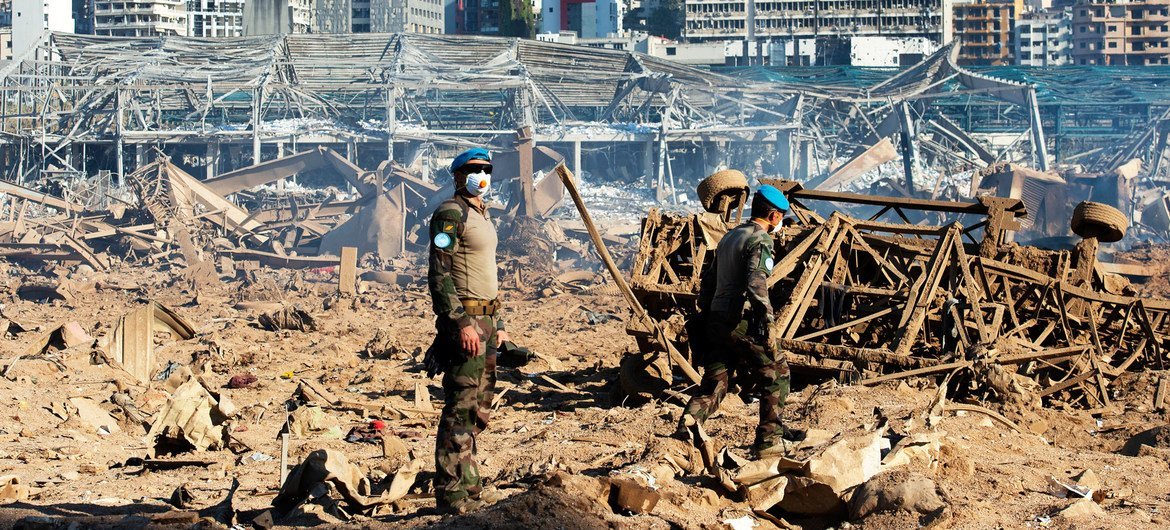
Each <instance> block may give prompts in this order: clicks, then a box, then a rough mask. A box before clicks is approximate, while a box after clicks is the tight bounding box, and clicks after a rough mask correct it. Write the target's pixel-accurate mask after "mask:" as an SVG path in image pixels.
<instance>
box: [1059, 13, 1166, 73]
mask: <svg viewBox="0 0 1170 530" xmlns="http://www.w3.org/2000/svg"><path fill="white" fill-rule="evenodd" d="M1072 41H1073V51H1072V57H1073V60H1074V61H1075V62H1076V64H1082V65H1155V64H1170V0H1136V1H1132V2H1105V1H1100V0H1091V1H1089V2H1083V3H1078V4H1077V5H1076V6H1074V7H1073V38H1072Z"/></svg>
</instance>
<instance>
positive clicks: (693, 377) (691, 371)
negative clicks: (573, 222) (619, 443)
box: [556, 164, 703, 384]
mask: <svg viewBox="0 0 1170 530" xmlns="http://www.w3.org/2000/svg"><path fill="white" fill-rule="evenodd" d="M556 172H557V176H559V177H560V179H561V181H562V182H563V183H564V184H565V189H566V190H568V192H569V197H570V198H572V199H573V205H574V206H576V207H577V213H579V214H580V215H581V222H583V223H584V224H585V229H586V230H588V231H589V239H590V240H592V241H593V247H594V249H595V250H597V254H598V255H599V256H601V261H602V262H603V263H604V264H605V268H606V270H608V271H609V274H610V276H612V277H613V280H614V283H615V284H617V286H618V289H619V290H621V292H622V296H624V297H625V299H626V303H627V304H629V305H630V310H631V311H633V313H634V318H635V320H637V321H644V322H646V323H647V324H648V327H649V328H650V329H652V330H653V331H654V336H655V338H656V339H657V341H658V343H659V344H660V345H661V346H662V347H663V348H664V349H665V350H666V353H667V355H669V356H670V360H671V361H672V362H674V364H675V365H676V366H678V367H679V369H681V370H682V371H683V373H684V374H685V375H686V376H687V379H688V380H690V381H691V382H692V383H694V384H699V383H700V382H701V381H702V380H703V378H702V377H700V376H699V372H697V371H695V368H694V367H693V366H691V363H690V361H688V360H687V359H686V357H683V355H682V353H679V351H678V350H677V349H676V348H675V347H674V344H672V343H671V342H670V337H668V336H667V335H666V331H665V330H663V329H662V326H661V325H659V323H658V322H656V321H654V319H652V318H650V315H649V314H647V313H646V308H644V307H642V304H641V303H639V302H638V299H637V298H636V297H635V296H634V291H632V290H631V289H630V285H629V284H628V283H626V277H625V276H623V275H622V272H621V270H620V269H618V266H617V264H616V263H614V261H613V257H612V256H610V254H609V249H608V248H606V246H605V242H604V241H603V240H602V239H601V233H600V232H598V231H597V226H596V225H594V224H593V217H592V216H591V215H589V210H588V209H587V208H585V200H584V199H582V198H581V192H580V191H578V190H577V183H576V182H575V181H574V180H573V173H572V172H570V171H569V169H568V168H566V167H565V165H564V164H560V165H558V166H557V168H556Z"/></svg>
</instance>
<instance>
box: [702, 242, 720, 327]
mask: <svg viewBox="0 0 1170 530" xmlns="http://www.w3.org/2000/svg"><path fill="white" fill-rule="evenodd" d="M718 263H719V260H718V259H715V255H714V254H712V255H711V263H710V264H709V265H707V268H706V269H704V270H703V272H702V273H701V274H700V276H699V311H702V312H704V313H706V312H707V311H710V310H711V300H713V299H714V298H715V287H716V281H717V279H718V278H719V273H718V271H716V270H715V266H716V265H717V264H718Z"/></svg>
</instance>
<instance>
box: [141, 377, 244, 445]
mask: <svg viewBox="0 0 1170 530" xmlns="http://www.w3.org/2000/svg"><path fill="white" fill-rule="evenodd" d="M228 417H229V415H228V414H226V413H225V412H224V410H223V406H222V404H221V402H220V401H219V400H217V399H216V398H215V397H214V396H212V395H211V393H210V392H208V391H207V389H206V388H205V387H204V386H203V384H202V383H200V382H199V379H198V378H195V377H192V378H191V379H188V380H187V382H185V383H183V384H182V385H181V386H179V387H178V389H176V390H175V392H174V394H172V395H171V397H170V399H168V400H167V404H166V406H164V407H163V409H162V410H161V411H160V412H159V413H158V414H157V415H156V416H155V420H154V423H153V424H152V425H151V426H150V431H149V432H147V434H146V438H147V440H148V441H150V442H157V441H159V440H177V439H182V440H185V441H186V442H187V443H189V444H190V445H191V446H192V447H193V448H194V449H195V450H197V451H205V450H209V449H210V450H216V449H222V448H224V447H225V446H226V444H227V438H228V432H227V426H226V425H225V424H224V423H225V422H226V420H227V419H228Z"/></svg>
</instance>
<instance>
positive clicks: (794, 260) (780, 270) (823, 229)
mask: <svg viewBox="0 0 1170 530" xmlns="http://www.w3.org/2000/svg"><path fill="white" fill-rule="evenodd" d="M828 231H829V227H828V225H823V224H822V225H820V226H818V227H816V228H815V229H813V230H812V231H811V232H809V233H808V235H807V236H805V238H804V239H802V240H801V241H800V243H797V244H796V246H794V247H792V250H790V251H788V252H787V253H786V254H785V255H784V257H783V258H781V259H780V262H779V263H776V265H775V266H774V267H772V275H771V276H769V277H768V288H769V289H771V288H772V286H773V285H776V282H779V281H780V280H782V279H784V278H787V277H788V275H789V274H792V271H793V270H795V269H796V266H797V265H798V264H800V263H803V262H804V261H805V260H804V258H805V256H806V255H807V254H808V251H809V249H811V248H812V247H813V245H815V244H817V243H818V242H819V241H821V239H823V238H824V237H825V235H826V233H827V232H828Z"/></svg>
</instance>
